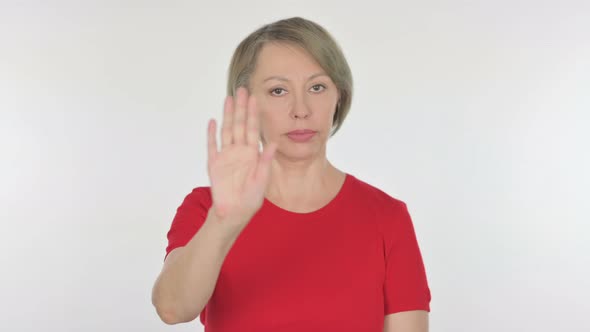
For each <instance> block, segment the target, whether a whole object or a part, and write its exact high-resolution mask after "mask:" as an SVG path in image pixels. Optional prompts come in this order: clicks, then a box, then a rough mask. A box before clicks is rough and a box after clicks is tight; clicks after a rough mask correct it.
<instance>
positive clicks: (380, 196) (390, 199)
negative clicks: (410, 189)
mask: <svg viewBox="0 0 590 332" xmlns="http://www.w3.org/2000/svg"><path fill="white" fill-rule="evenodd" d="M351 177H352V182H353V185H352V186H351V187H352V190H351V191H352V192H353V195H354V196H356V197H357V198H359V199H362V200H363V203H364V204H366V205H367V206H370V207H371V208H373V209H376V210H377V211H379V212H380V213H395V212H396V211H397V212H398V213H399V212H400V211H401V210H403V209H406V203H405V202H404V201H402V200H401V199H400V198H398V197H394V196H392V195H390V194H388V193H387V192H386V191H385V190H383V189H381V188H379V187H377V186H376V185H373V184H370V183H368V182H367V181H365V180H361V179H359V178H357V177H355V176H351Z"/></svg>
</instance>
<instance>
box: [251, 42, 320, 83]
mask: <svg viewBox="0 0 590 332" xmlns="http://www.w3.org/2000/svg"><path fill="white" fill-rule="evenodd" d="M321 71H323V70H322V67H320V65H319V64H318V63H317V62H316V61H315V59H314V58H313V57H312V56H311V55H310V54H309V53H308V52H307V51H306V50H305V49H303V48H301V47H300V46H297V45H290V44H284V43H283V44H276V43H267V44H265V45H264V46H263V47H262V49H261V50H260V53H259V54H258V59H257V61H256V70H255V72H254V76H255V77H256V78H257V80H259V81H261V80H263V79H264V78H266V77H267V76H271V75H280V76H285V77H288V78H291V79H307V77H308V76H310V75H312V74H314V73H317V72H321Z"/></svg>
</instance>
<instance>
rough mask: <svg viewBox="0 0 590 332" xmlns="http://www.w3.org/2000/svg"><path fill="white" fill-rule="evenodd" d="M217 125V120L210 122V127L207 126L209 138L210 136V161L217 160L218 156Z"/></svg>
mask: <svg viewBox="0 0 590 332" xmlns="http://www.w3.org/2000/svg"><path fill="white" fill-rule="evenodd" d="M216 131H217V124H216V123H215V119H210V120H209V125H208V126H207V134H208V135H207V136H208V140H207V142H208V144H207V154H208V157H209V161H212V160H213V159H215V156H216V155H217V138H216V137H215V136H216V135H217V133H216Z"/></svg>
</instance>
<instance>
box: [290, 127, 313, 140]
mask: <svg viewBox="0 0 590 332" xmlns="http://www.w3.org/2000/svg"><path fill="white" fill-rule="evenodd" d="M315 134H316V131H314V130H309V129H303V130H293V131H290V132H289V133H287V136H288V137H289V138H290V139H291V140H292V141H295V142H298V143H303V142H307V141H309V140H310V139H311V138H312V137H314V136H315Z"/></svg>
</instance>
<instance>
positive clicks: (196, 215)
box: [164, 187, 212, 260]
mask: <svg viewBox="0 0 590 332" xmlns="http://www.w3.org/2000/svg"><path fill="white" fill-rule="evenodd" d="M211 204H212V200H211V191H210V189H209V187H197V188H194V189H193V190H192V191H191V192H190V193H189V194H188V195H187V196H186V197H185V198H184V200H183V201H182V203H181V204H180V206H179V207H178V208H177V209H176V214H175V216H174V219H172V225H171V226H170V230H169V231H168V233H167V238H168V246H167V247H166V255H165V256H164V260H166V257H168V254H169V253H170V252H171V251H172V250H173V249H176V248H178V247H183V246H185V245H186V244H187V243H188V242H189V241H190V240H191V239H192V238H193V236H194V235H195V234H196V233H197V231H198V230H199V229H200V228H201V226H202V225H203V223H204V222H205V219H207V213H208V211H209V208H210V207H211Z"/></svg>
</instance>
